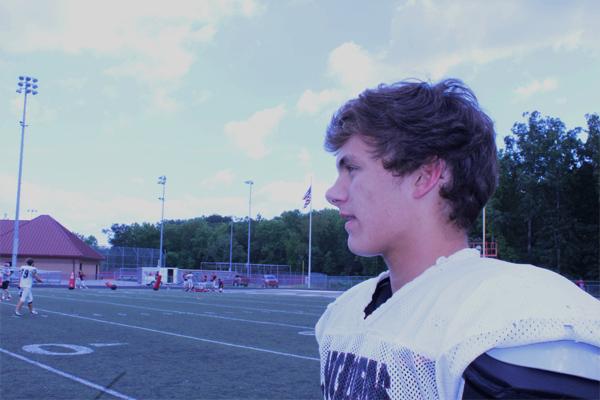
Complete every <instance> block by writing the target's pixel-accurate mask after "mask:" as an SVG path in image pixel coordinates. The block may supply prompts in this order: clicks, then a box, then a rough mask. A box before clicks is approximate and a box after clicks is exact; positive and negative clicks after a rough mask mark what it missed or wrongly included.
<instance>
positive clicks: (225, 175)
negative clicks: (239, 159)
mask: <svg viewBox="0 0 600 400" xmlns="http://www.w3.org/2000/svg"><path fill="white" fill-rule="evenodd" d="M234 179H235V174H234V173H233V171H232V170H230V169H223V170H221V171H218V172H217V173H216V174H214V175H213V176H211V177H209V178H206V179H204V180H203V181H202V182H201V185H202V186H204V187H209V188H214V187H222V186H229V185H231V183H232V182H233V180H234Z"/></svg>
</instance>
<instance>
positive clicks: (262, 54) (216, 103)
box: [0, 0, 600, 244]
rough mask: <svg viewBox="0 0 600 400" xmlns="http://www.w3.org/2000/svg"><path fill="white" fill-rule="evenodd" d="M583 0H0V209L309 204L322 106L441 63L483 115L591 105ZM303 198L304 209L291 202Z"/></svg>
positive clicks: (594, 103) (143, 214)
mask: <svg viewBox="0 0 600 400" xmlns="http://www.w3.org/2000/svg"><path fill="white" fill-rule="evenodd" d="M598 21H600V2H599V1H594V0H590V1H578V0H572V1H557V0H540V1H528V0H516V1H511V0H489V1H474V0H464V1H457V0H452V1H433V0H427V1H408V0H398V1H393V0H379V1H358V0H320V1H317V0H270V1H269V0H169V1H159V0H143V1H141V0H127V1H122V0H103V1H92V0H89V1H81V0H31V1H26V2H25V1H22V0H2V1H1V2H0V93H1V95H0V188H1V190H0V218H8V219H14V217H15V208H16V197H17V196H16V193H17V176H18V170H19V149H20V143H21V128H20V125H19V121H21V119H22V114H23V103H24V102H23V100H24V98H23V95H19V94H18V93H16V88H17V81H18V77H19V76H21V75H25V76H32V77H35V78H37V79H39V94H38V95H37V96H31V95H30V96H28V97H27V108H26V124H27V127H26V130H25V141H24V152H23V173H22V185H21V203H20V204H21V205H20V219H24V220H27V219H31V218H34V217H36V216H38V215H42V214H49V215H51V216H52V217H53V218H55V219H56V220H58V221H59V222H60V223H62V224H63V225H64V226H66V227H67V228H68V229H70V230H72V231H74V232H77V233H80V234H83V235H86V236H87V235H94V236H95V237H96V238H97V239H98V241H99V243H100V244H106V243H107V237H106V235H105V234H103V233H102V230H103V229H106V228H109V227H110V226H111V225H112V224H115V223H120V224H131V223H134V222H138V223H142V222H150V223H157V222H159V221H160V219H161V202H160V200H159V199H158V197H160V196H161V191H162V186H161V185H159V184H158V183H157V182H158V177H159V176H161V175H165V176H166V177H167V182H166V185H165V190H166V196H165V219H188V218H194V217H198V216H202V215H211V214H220V215H231V216H234V217H236V218H243V217H245V216H247V215H248V211H249V210H248V206H249V204H248V203H249V199H250V186H249V185H247V184H245V183H244V182H245V181H246V180H252V181H253V182H254V185H253V186H252V197H251V199H252V210H251V214H252V216H253V218H255V217H256V215H257V214H260V215H261V216H263V217H264V218H273V217H275V216H278V215H280V214H281V213H282V212H283V211H287V210H293V209H302V206H303V201H302V197H303V195H304V193H305V192H306V190H307V188H308V187H309V185H310V184H311V181H312V185H313V208H314V209H322V208H325V207H327V206H328V205H327V202H326V201H325V198H324V194H325V191H326V190H327V188H328V187H329V186H330V185H331V184H332V183H333V181H334V180H335V177H336V170H335V162H334V156H333V155H331V154H328V153H326V152H325V151H324V150H323V136H324V132H325V129H326V127H327V124H328V122H329V120H330V118H331V115H332V114H333V112H334V111H335V110H336V109H337V108H338V107H339V106H340V105H342V104H343V103H344V102H345V101H346V100H348V99H350V98H353V97H355V96H357V95H358V94H359V93H360V92H361V91H363V90H364V89H365V88H369V87H374V86H376V85H378V84H379V83H392V82H395V81H399V80H402V79H406V78H417V79H421V80H426V81H432V82H435V81H438V80H440V79H443V78H448V77H455V78H459V79H462V80H463V81H464V82H465V83H466V84H467V85H469V86H470V87H471V88H472V89H473V90H474V92H475V93H476V95H477V97H478V98H479V101H480V104H481V106H482V108H483V109H484V110H485V111H486V112H487V113H488V114H489V115H490V116H491V118H492V119H493V120H494V122H495V126H496V131H497V143H498V145H499V146H500V147H501V146H502V143H503V137H504V136H506V135H507V134H509V133H510V129H511V127H512V125H513V124H514V123H515V122H520V121H524V117H523V113H524V112H527V111H534V110H538V111H540V112H541V113H542V114H543V115H549V116H553V117H558V118H560V119H561V120H563V121H564V122H565V123H566V124H567V127H568V128H574V127H576V126H585V117H584V115H585V114H586V113H593V112H596V113H597V112H600V40H599V37H600V24H598ZM304 211H306V210H304Z"/></svg>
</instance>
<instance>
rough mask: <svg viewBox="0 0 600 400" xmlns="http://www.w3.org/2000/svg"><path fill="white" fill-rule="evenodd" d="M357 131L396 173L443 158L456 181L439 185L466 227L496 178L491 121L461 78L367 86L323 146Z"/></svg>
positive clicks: (338, 143) (335, 146)
mask: <svg viewBox="0 0 600 400" xmlns="http://www.w3.org/2000/svg"><path fill="white" fill-rule="evenodd" d="M353 135H359V136H360V137H361V138H362V139H363V140H365V142H366V143H368V144H369V145H370V146H372V149H373V155H374V157H376V158H379V159H381V160H382V162H383V166H384V168H386V169H387V170H390V171H392V172H393V173H394V174H395V175H397V176H403V175H406V174H409V173H411V172H413V171H415V170H416V169H418V168H419V167H421V166H422V165H424V164H426V163H428V162H431V161H432V160H435V159H436V158H439V159H442V160H444V161H445V162H446V165H447V166H448V167H449V168H450V171H451V173H452V179H451V181H450V182H449V183H448V184H446V185H445V186H444V187H442V188H441V190H440V196H441V197H442V198H444V199H446V201H447V203H448V205H449V206H450V212H449V215H448V217H449V219H450V221H451V222H453V223H455V224H456V225H457V226H458V227H459V228H461V229H465V230H467V229H468V228H469V227H470V226H471V225H472V224H473V222H474V221H475V220H476V219H477V216H478V215H479V212H480V211H481V209H482V208H483V206H484V205H485V203H486V202H487V201H488V199H489V198H490V197H491V196H492V194H493V193H494V190H495V189H496V183H497V180H498V166H497V150H496V142H495V136H496V135H495V132H494V124H493V122H492V120H491V119H490V117H488V116H487V115H486V114H485V113H484V112H483V111H482V110H481V108H480V107H479V103H478V101H477V98H476V97H475V94H474V93H473V91H471V89H469V88H468V87H467V86H466V85H465V84H464V83H463V82H462V81H460V80H458V79H446V80H443V81H440V82H438V83H435V84H432V83H428V82H422V81H412V80H407V81H401V82H397V83H393V84H389V85H387V84H381V85H379V86H378V87H376V88H374V89H367V90H365V91H364V92H362V93H361V94H360V95H359V96H358V98H355V99H352V100H349V101H348V102H346V103H345V104H344V105H343V106H342V107H340V109H339V110H338V111H337V112H336V113H335V114H334V115H333V117H332V119H331V122H330V124H329V126H328V128H327V133H326V136H325V149H326V150H327V151H329V152H332V153H335V152H337V151H338V150H339V149H340V148H341V147H342V146H343V145H344V143H346V141H347V140H348V139H349V138H350V137H351V136H353Z"/></svg>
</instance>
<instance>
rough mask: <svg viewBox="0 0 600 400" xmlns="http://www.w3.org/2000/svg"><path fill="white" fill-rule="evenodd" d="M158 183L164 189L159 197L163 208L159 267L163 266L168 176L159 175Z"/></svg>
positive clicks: (161, 213)
mask: <svg viewBox="0 0 600 400" xmlns="http://www.w3.org/2000/svg"><path fill="white" fill-rule="evenodd" d="M158 184H159V185H162V187H163V189H162V197H159V198H158V199H159V200H160V201H161V202H162V209H161V212H160V248H159V250H158V251H159V255H158V267H159V268H162V267H163V262H164V261H163V227H164V223H165V186H166V184H167V177H166V176H164V175H163V176H159V177H158Z"/></svg>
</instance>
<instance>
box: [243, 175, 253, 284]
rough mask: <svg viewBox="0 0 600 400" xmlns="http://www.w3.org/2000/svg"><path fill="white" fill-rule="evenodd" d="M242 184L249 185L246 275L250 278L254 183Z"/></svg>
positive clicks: (248, 181)
mask: <svg viewBox="0 0 600 400" xmlns="http://www.w3.org/2000/svg"><path fill="white" fill-rule="evenodd" d="M244 183H245V184H247V185H250V196H249V197H248V258H247V260H246V275H248V277H250V236H251V233H250V223H251V222H252V185H254V182H253V181H251V180H247V181H245V182H244Z"/></svg>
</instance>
